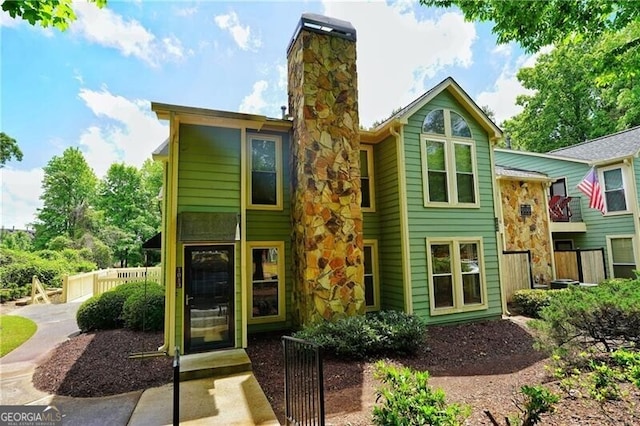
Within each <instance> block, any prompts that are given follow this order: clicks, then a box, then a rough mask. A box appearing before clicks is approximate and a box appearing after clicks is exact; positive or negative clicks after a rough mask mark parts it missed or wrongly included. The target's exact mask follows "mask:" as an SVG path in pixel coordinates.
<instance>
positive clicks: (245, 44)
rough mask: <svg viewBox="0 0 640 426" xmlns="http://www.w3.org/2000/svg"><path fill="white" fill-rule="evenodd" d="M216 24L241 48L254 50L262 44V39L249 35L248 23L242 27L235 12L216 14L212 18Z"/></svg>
mask: <svg viewBox="0 0 640 426" xmlns="http://www.w3.org/2000/svg"><path fill="white" fill-rule="evenodd" d="M214 20H215V22H216V25H218V27H220V28H221V29H223V30H227V31H228V32H229V34H231V37H233V40H234V41H235V42H236V44H237V45H238V47H240V49H242V50H253V51H255V50H256V49H257V48H259V47H260V46H261V45H262V40H260V38H259V37H256V36H252V35H251V28H250V27H249V25H245V26H244V27H243V26H242V25H240V20H239V19H238V15H237V14H236V13H235V12H233V11H232V12H229V13H228V14H226V15H217V16H216V17H215V18H214Z"/></svg>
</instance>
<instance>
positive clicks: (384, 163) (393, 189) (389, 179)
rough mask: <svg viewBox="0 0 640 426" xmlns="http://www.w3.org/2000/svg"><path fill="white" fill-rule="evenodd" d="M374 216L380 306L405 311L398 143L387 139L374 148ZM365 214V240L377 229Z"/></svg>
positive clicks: (369, 215) (391, 138) (392, 139)
mask: <svg viewBox="0 0 640 426" xmlns="http://www.w3.org/2000/svg"><path fill="white" fill-rule="evenodd" d="M373 153H374V173H375V186H376V188H375V196H376V212H375V217H376V219H377V221H376V223H377V225H378V229H377V231H378V235H379V237H378V267H379V272H380V277H379V279H380V307H381V309H395V310H400V311H404V310H405V306H404V279H403V276H402V240H401V235H402V234H401V229H400V197H399V196H398V156H397V152H396V140H395V138H394V137H388V138H387V139H385V140H384V141H382V142H381V143H379V144H377V145H375V147H374V151H373ZM371 216H374V215H373V214H366V215H365V228H364V229H365V238H373V237H371V236H370V235H373V233H374V232H375V228H374V229H372V228H373V226H371V225H369V224H368V223H367V222H368V221H372V220H371V219H372V218H371Z"/></svg>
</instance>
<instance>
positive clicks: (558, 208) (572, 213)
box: [549, 195, 582, 222]
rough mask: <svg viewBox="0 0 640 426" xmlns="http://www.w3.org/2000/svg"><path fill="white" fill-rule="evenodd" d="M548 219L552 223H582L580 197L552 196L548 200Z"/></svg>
mask: <svg viewBox="0 0 640 426" xmlns="http://www.w3.org/2000/svg"><path fill="white" fill-rule="evenodd" d="M549 217H550V218H551V221H552V222H582V207H581V204H580V197H563V196H559V195H554V196H553V197H551V199H549Z"/></svg>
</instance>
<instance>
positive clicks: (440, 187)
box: [429, 172, 449, 203]
mask: <svg viewBox="0 0 640 426" xmlns="http://www.w3.org/2000/svg"><path fill="white" fill-rule="evenodd" d="M429 201H442V202H445V203H446V202H447V201H449V195H448V193H447V174H446V173H442V172H429Z"/></svg>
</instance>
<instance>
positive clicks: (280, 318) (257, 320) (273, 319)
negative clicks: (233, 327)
mask: <svg viewBox="0 0 640 426" xmlns="http://www.w3.org/2000/svg"><path fill="white" fill-rule="evenodd" d="M284 320H285V316H284V315H274V316H269V317H258V318H249V320H248V321H247V323H248V324H270V323H272V322H282V321H284Z"/></svg>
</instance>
